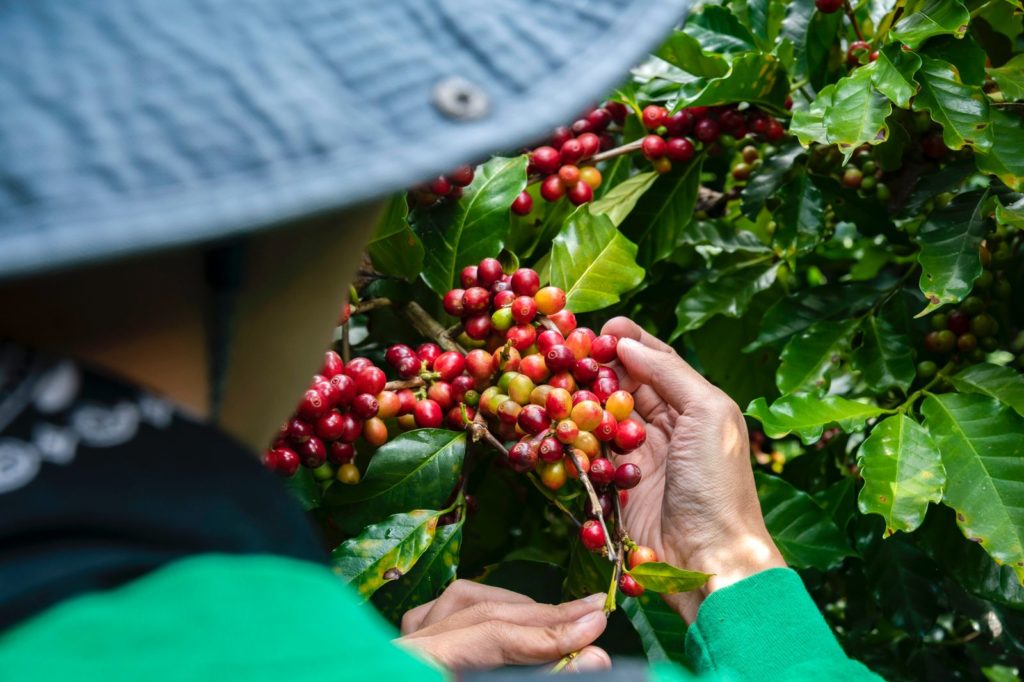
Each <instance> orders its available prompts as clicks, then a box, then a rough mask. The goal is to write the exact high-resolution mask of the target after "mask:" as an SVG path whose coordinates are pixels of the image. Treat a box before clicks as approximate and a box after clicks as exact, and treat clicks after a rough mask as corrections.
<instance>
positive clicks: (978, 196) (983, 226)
mask: <svg viewBox="0 0 1024 682" xmlns="http://www.w3.org/2000/svg"><path fill="white" fill-rule="evenodd" d="M987 198H988V192H982V191H975V192H969V193H967V194H960V195H958V196H957V197H956V198H955V199H954V200H953V201H952V202H950V204H949V205H948V206H945V207H944V208H941V209H937V210H935V211H933V212H932V213H931V214H930V215H929V216H928V219H927V220H926V221H925V222H924V224H923V225H922V226H921V229H920V230H919V231H918V233H917V243H918V245H919V246H920V247H921V252H920V253H919V254H918V256H917V260H918V262H919V263H920V264H921V279H920V287H921V292H922V293H923V294H924V295H925V298H926V299H928V307H927V308H925V309H924V311H922V313H921V314H924V313H928V312H931V311H932V310H934V309H935V308H938V307H939V306H941V305H943V304H946V303H956V302H958V301H960V300H961V299H963V298H964V297H965V296H967V294H969V293H970V292H971V287H972V286H973V285H974V280H976V279H978V276H979V275H981V255H980V248H981V240H982V239H983V238H984V236H985V232H986V231H987V230H988V226H987V223H986V220H985V213H984V206H985V202H986V199H987Z"/></svg>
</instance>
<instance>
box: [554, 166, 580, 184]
mask: <svg viewBox="0 0 1024 682" xmlns="http://www.w3.org/2000/svg"><path fill="white" fill-rule="evenodd" d="M558 179H559V180H561V181H562V182H563V183H564V184H565V186H566V187H571V186H572V185H575V184H576V183H577V182H579V181H580V168H579V166H575V165H573V164H571V163H567V164H565V165H564V166H562V167H561V168H559V169H558Z"/></svg>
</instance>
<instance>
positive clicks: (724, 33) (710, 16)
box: [683, 5, 756, 55]
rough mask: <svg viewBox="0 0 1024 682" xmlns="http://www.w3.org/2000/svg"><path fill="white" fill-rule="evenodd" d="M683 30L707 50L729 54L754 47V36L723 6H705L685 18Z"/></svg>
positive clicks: (746, 50)
mask: <svg viewBox="0 0 1024 682" xmlns="http://www.w3.org/2000/svg"><path fill="white" fill-rule="evenodd" d="M683 30H684V31H685V32H686V33H688V34H689V35H691V36H693V37H694V38H695V39H696V40H697V42H698V43H699V44H700V46H701V48H703V49H704V50H705V51H707V52H717V53H719V54H724V55H730V54H733V53H736V52H748V51H750V50H753V49H755V48H756V45H755V44H754V36H752V35H751V34H750V31H749V30H748V29H747V28H746V27H745V26H744V25H743V24H741V23H740V20H739V19H737V18H736V16H735V15H734V14H733V13H732V12H730V11H729V10H728V9H726V8H724V7H718V6H714V5H710V6H705V7H704V8H703V10H702V11H701V12H699V13H697V14H691V15H690V16H689V17H688V18H687V20H686V25H685V26H684V27H683Z"/></svg>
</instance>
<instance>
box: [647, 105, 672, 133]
mask: <svg viewBox="0 0 1024 682" xmlns="http://www.w3.org/2000/svg"><path fill="white" fill-rule="evenodd" d="M641 119H642V120H643V124H644V127H645V128H647V129H648V130H654V129H656V128H658V127H659V126H663V125H665V123H666V121H668V111H667V110H666V109H665V107H659V106H658V105H657V104H649V105H647V106H646V107H644V110H643V112H642V114H641Z"/></svg>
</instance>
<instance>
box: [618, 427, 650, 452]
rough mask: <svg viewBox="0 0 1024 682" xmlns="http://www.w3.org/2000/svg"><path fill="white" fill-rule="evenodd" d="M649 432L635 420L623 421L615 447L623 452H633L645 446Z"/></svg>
mask: <svg viewBox="0 0 1024 682" xmlns="http://www.w3.org/2000/svg"><path fill="white" fill-rule="evenodd" d="M646 440H647V431H646V429H644V425H643V424H641V423H640V422H638V421H636V420H635V419H623V420H622V421H621V422H619V430H618V431H617V432H616V434H615V447H616V448H618V449H619V450H621V451H622V452H631V451H633V450H636V449H637V448H638V447H640V446H641V445H643V444H644V441H646Z"/></svg>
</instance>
